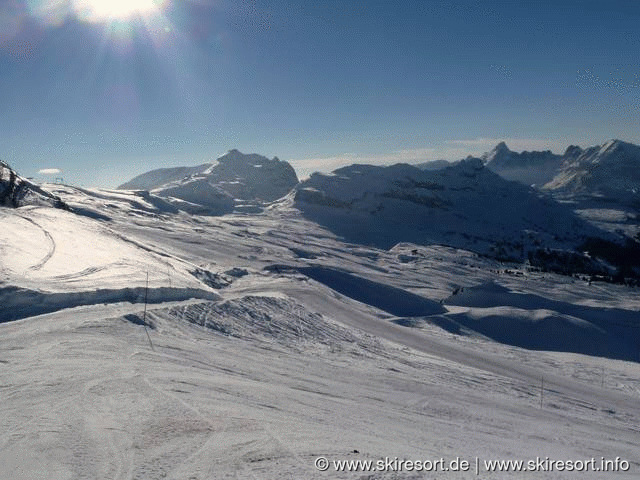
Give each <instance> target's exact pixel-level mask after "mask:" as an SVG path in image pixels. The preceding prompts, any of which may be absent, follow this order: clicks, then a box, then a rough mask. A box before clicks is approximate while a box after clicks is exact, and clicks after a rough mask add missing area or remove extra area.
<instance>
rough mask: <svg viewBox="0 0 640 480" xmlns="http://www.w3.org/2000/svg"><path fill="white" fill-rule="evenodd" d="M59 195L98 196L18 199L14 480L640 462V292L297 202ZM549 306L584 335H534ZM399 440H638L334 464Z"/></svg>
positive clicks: (639, 469) (4, 474)
mask: <svg viewBox="0 0 640 480" xmlns="http://www.w3.org/2000/svg"><path fill="white" fill-rule="evenodd" d="M52 190H53V193H55V194H56V195H59V196H60V197H61V198H62V199H63V200H64V201H65V202H66V203H67V204H68V205H70V206H71V207H72V208H73V207H74V206H75V207H76V208H78V207H81V212H82V213H83V214H82V215H76V214H73V213H70V212H66V211H62V210H54V209H50V208H43V207H36V208H30V207H26V208H20V209H11V210H9V209H2V210H0V225H1V226H2V228H0V236H1V239H0V245H1V247H0V268H1V269H2V284H1V285H0V289H1V290H0V292H2V295H4V296H3V299H2V300H3V303H2V311H1V312H2V313H1V315H2V316H3V320H5V322H4V323H0V339H1V340H0V392H2V402H0V426H1V427H0V428H1V431H2V432H3V435H2V437H1V438H0V478H7V479H23V478H24V479H27V478H28V479H31V478H42V479H77V478H91V479H157V478H169V479H203V480H204V479H211V478H216V479H218V478H220V479H226V478H228V479H272V478H282V479H298V478H309V479H324V478H349V479H351V478H381V479H398V478H409V479H411V478H425V475H426V476H427V478H438V479H445V478H463V479H471V478H521V477H524V476H526V477H531V478H543V479H544V478H553V479H556V478H567V479H569V478H571V479H573V478H594V479H596V478H597V479H600V478H629V479H631V478H636V477H637V476H638V475H639V474H640V462H639V460H638V455H637V439H638V435H639V434H640V427H639V425H640V369H639V368H638V363H637V362H638V358H639V357H637V354H638V349H637V346H638V345H639V343H638V342H636V343H635V345H636V349H635V350H634V349H633V342H631V341H630V340H629V339H634V338H637V337H633V335H634V334H635V335H637V330H638V322H639V319H638V314H637V312H638V311H640V299H639V297H638V295H637V289H633V288H628V287H623V286H619V285H610V284H599V283H593V284H591V285H590V284H588V283H587V282H584V281H581V280H577V279H572V278H569V277H562V276H558V275H553V274H546V273H541V272H533V271H530V270H528V269H527V268H526V267H525V266H524V265H512V264H502V263H500V262H498V261H495V260H491V259H488V258H483V257H480V256H478V255H476V254H474V253H471V252H469V251H465V250H459V249H454V248H451V247H443V246H437V245H432V246H419V245H414V244H409V243H401V244H398V245H396V246H394V247H393V248H391V249H388V250H385V249H380V248H375V247H367V246H362V245H357V244H350V243H347V242H345V241H344V240H343V239H341V238H339V237H338V236H336V234H335V233H332V232H331V231H329V230H327V229H325V228H323V227H321V226H319V225H317V224H314V223H313V222H311V221H310V220H308V219H306V218H305V217H304V216H303V215H302V214H301V213H300V211H299V210H298V209H297V208H295V204H294V202H293V198H292V196H289V197H286V198H284V199H282V200H280V201H278V202H275V203H273V204H271V205H270V206H269V207H267V208H265V209H264V210H263V211H262V213H258V214H255V213H254V214H238V213H235V214H229V215H225V216H221V217H211V216H197V215H188V214H185V213H171V212H169V211H168V210H167V209H165V207H164V206H163V205H164V204H162V203H157V202H155V200H154V198H153V197H152V196H149V197H147V199H145V198H142V197H140V196H139V194H136V193H131V192H110V191H92V190H78V189H74V188H72V187H66V186H57V187H55V188H52ZM147 272H149V282H148V292H147V293H148V294H150V295H149V298H150V299H151V301H153V304H150V305H147V307H146V313H144V312H145V305H144V292H145V290H146V287H147V284H146V276H147ZM107 292H109V293H108V294H107ZM454 292H455V294H454ZM34 295H37V296H36V297H34ZM34 298H36V299H37V301H34ZM79 298H82V299H83V301H82V302H73V301H70V299H79ZM10 302H12V303H10ZM38 305H46V306H47V309H46V310H44V311H39V310H38V308H36V307H37V306H38ZM510 319H511V321H510ZM6 320H14V321H6ZM498 320H499V321H498ZM500 322H503V323H500ZM504 322H506V323H504ZM538 322H543V324H544V325H547V326H549V325H551V327H553V325H555V324H557V325H564V326H565V327H566V326H569V327H571V328H572V330H570V333H571V335H573V336H575V338H576V339H578V338H582V337H580V336H581V335H582V336H583V337H584V339H585V341H584V342H582V343H581V342H578V341H577V340H576V341H575V342H574V344H572V343H571V342H568V341H567V342H562V341H561V342H558V341H557V335H560V336H563V335H565V336H566V335H567V333H566V331H564V330H560V331H556V330H554V328H551V327H549V329H548V330H544V329H541V330H540V331H541V333H540V334H539V338H538V339H539V342H540V343H539V344H537V345H535V346H533V347H531V346H530V348H523V345H518V341H517V340H518V339H517V337H518V331H520V332H522V331H525V332H526V331H527V330H526V329H527V328H528V329H533V331H536V326H537V325H538ZM544 322H546V323H544ZM554 322H556V323H555V324H554ZM145 323H146V325H145ZM496 325H497V326H496ZM620 328H622V329H623V332H622V333H623V334H624V335H621V334H620V332H619V330H618V329H620ZM145 329H146V330H147V333H148V336H147V333H145ZM509 330H511V332H512V334H511V336H510V338H500V339H497V338H494V337H495V336H496V334H498V333H500V332H505V331H509ZM634 332H635V333H634ZM599 336H601V338H602V342H597V340H598V338H600V337H599ZM498 340H499V341H498ZM605 340H606V342H609V343H606V342H605ZM594 341H595V344H594ZM634 341H635V340H634ZM625 342H627V343H625ZM573 347H575V348H573ZM605 347H606V348H605ZM533 348H535V349H533ZM625 349H626V350H625ZM615 352H623V353H624V355H623V358H616V356H615ZM634 355H636V357H634ZM541 392H542V394H543V398H542V399H541ZM541 400H542V401H541ZM396 456H397V457H399V458H402V459H411V460H426V459H434V460H435V459H438V458H445V459H448V460H449V459H454V458H456V457H460V458H462V459H466V460H468V461H470V462H474V461H475V458H476V457H477V458H478V459H479V460H491V459H504V460H508V459H514V460H517V459H521V460H529V459H532V458H534V459H535V458H536V457H542V458H544V457H547V456H548V457H550V458H551V459H555V460H579V459H589V458H592V457H593V458H596V459H600V458H602V457H605V458H607V459H615V458H616V457H620V458H621V459H624V460H625V461H628V462H629V469H628V471H627V472H620V473H611V472H608V473H606V474H603V473H602V472H558V471H555V472H528V473H526V474H525V473H522V474H513V473H511V474H508V473H489V472H486V471H481V472H479V473H480V475H476V473H475V472H474V471H469V472H455V473H454V472H443V471H438V472H429V473H418V472H393V471H386V472H381V471H378V472H336V471H333V470H329V471H326V472H322V471H319V470H318V469H317V468H315V466H314V462H315V461H316V459H317V458H318V457H326V458H327V459H329V460H330V461H333V460H341V459H359V460H367V459H369V460H378V459H383V458H385V457H391V458H393V457H396Z"/></svg>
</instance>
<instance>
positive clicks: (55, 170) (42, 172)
mask: <svg viewBox="0 0 640 480" xmlns="http://www.w3.org/2000/svg"><path fill="white" fill-rule="evenodd" d="M38 173H39V174H40V175H57V174H59V173H62V170H60V169H59V168H43V169H42V170H38Z"/></svg>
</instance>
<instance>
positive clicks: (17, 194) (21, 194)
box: [0, 161, 67, 209]
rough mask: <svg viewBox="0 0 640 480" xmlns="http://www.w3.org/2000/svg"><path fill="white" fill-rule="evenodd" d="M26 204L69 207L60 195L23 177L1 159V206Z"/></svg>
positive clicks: (15, 206)
mask: <svg viewBox="0 0 640 480" xmlns="http://www.w3.org/2000/svg"><path fill="white" fill-rule="evenodd" d="M25 205H43V206H50V207H55V208H64V209H66V208H67V206H66V205H65V203H64V202H63V201H62V200H61V199H60V198H59V197H56V196H55V195H53V194H51V193H49V192H47V191H46V190H44V189H43V188H41V187H39V186H38V185H36V184H34V183H32V182H30V181H29V180H27V179H25V178H22V177H21V176H20V175H18V174H17V173H16V172H15V171H14V170H13V169H12V168H11V167H9V165H7V164H6V163H4V162H2V161H0V206H4V207H14V208H17V207H22V206H25Z"/></svg>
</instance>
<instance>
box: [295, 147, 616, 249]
mask: <svg viewBox="0 0 640 480" xmlns="http://www.w3.org/2000/svg"><path fill="white" fill-rule="evenodd" d="M295 205H296V206H297V207H298V208H299V209H300V210H301V211H302V212H303V214H304V215H305V216H307V217H308V218H310V219H311V220H314V221H316V222H318V223H320V224H322V225H325V226H327V227H328V228H329V229H331V230H332V231H334V232H335V233H337V234H338V235H341V236H343V237H345V238H346V239H348V240H350V241H353V242H357V243H366V244H372V245H376V246H379V247H382V248H389V247H391V246H393V245H395V244H397V243H399V242H413V243H418V244H429V243H438V244H444V245H450V246H454V247H459V248H465V249H468V250H472V251H476V252H479V253H486V254H491V255H494V256H498V257H513V258H526V256H527V252H531V251H534V250H537V249H539V248H544V247H549V248H568V249H574V248H577V247H578V245H580V244H581V242H583V241H584V240H585V238H587V237H590V236H601V235H604V236H606V234H605V233H604V232H602V231H600V230H598V229H597V228H595V227H593V226H592V225H590V224H588V223H587V222H585V221H583V220H581V219H580V218H579V217H577V216H576V215H575V214H574V213H573V212H571V211H570V210H569V209H568V208H567V207H565V206H563V205H560V204H558V203H557V202H555V201H553V200H552V199H550V198H548V197H545V196H543V195H541V194H540V193H538V192H536V191H535V190H533V189H531V188H529V187H527V186H524V185H521V184H519V183H516V182H510V181H507V180H505V179H503V178H502V177H500V176H499V175H497V174H496V173H494V172H492V171H491V170H489V169H488V168H485V167H484V165H483V161H482V160H481V159H472V158H469V159H466V160H463V161H461V162H459V163H458V164H456V165H453V166H450V167H447V168H444V169H442V170H437V171H425V170H420V169H419V168H417V167H415V166H411V165H404V164H398V165H393V166H390V167H378V166H371V165H352V166H349V167H344V168H340V169H338V170H336V171H334V172H333V173H331V174H328V175H325V174H319V173H314V174H313V175H311V177H310V178H309V179H308V180H306V181H304V182H302V183H301V184H300V185H299V186H298V188H297V193H296V196H295Z"/></svg>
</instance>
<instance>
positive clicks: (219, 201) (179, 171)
mask: <svg viewBox="0 0 640 480" xmlns="http://www.w3.org/2000/svg"><path fill="white" fill-rule="evenodd" d="M297 183H298V177H297V175H296V172H295V170H294V169H293V167H292V166H291V165H290V164H289V163H287V162H284V161H281V160H279V159H278V158H277V157H274V158H273V159H268V158H267V157H263V156H262V155H258V154H243V153H241V152H239V151H238V150H230V151H229V152H228V153H227V154H225V155H223V156H222V157H220V158H218V160H217V163H216V164H203V165H198V166H195V167H178V168H170V169H166V168H165V169H159V170H153V171H151V172H147V173H144V174H142V175H139V176H137V177H136V178H134V179H132V180H131V181H129V182H127V183H124V184H123V185H121V186H120V187H118V188H120V189H139V188H142V189H145V190H149V191H151V192H152V193H153V194H155V195H158V196H160V197H165V198H167V199H173V200H171V201H172V202H173V203H174V205H176V206H177V207H178V208H182V209H185V210H187V211H198V210H201V209H202V207H204V208H206V209H209V210H210V211H211V212H210V213H226V212H228V211H230V210H232V209H233V206H234V202H235V201H238V200H240V201H253V202H271V201H274V200H277V199H279V198H281V197H283V196H284V195H286V194H287V193H289V192H290V191H291V190H292V189H293V188H294V187H295V186H296V185H297Z"/></svg>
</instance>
